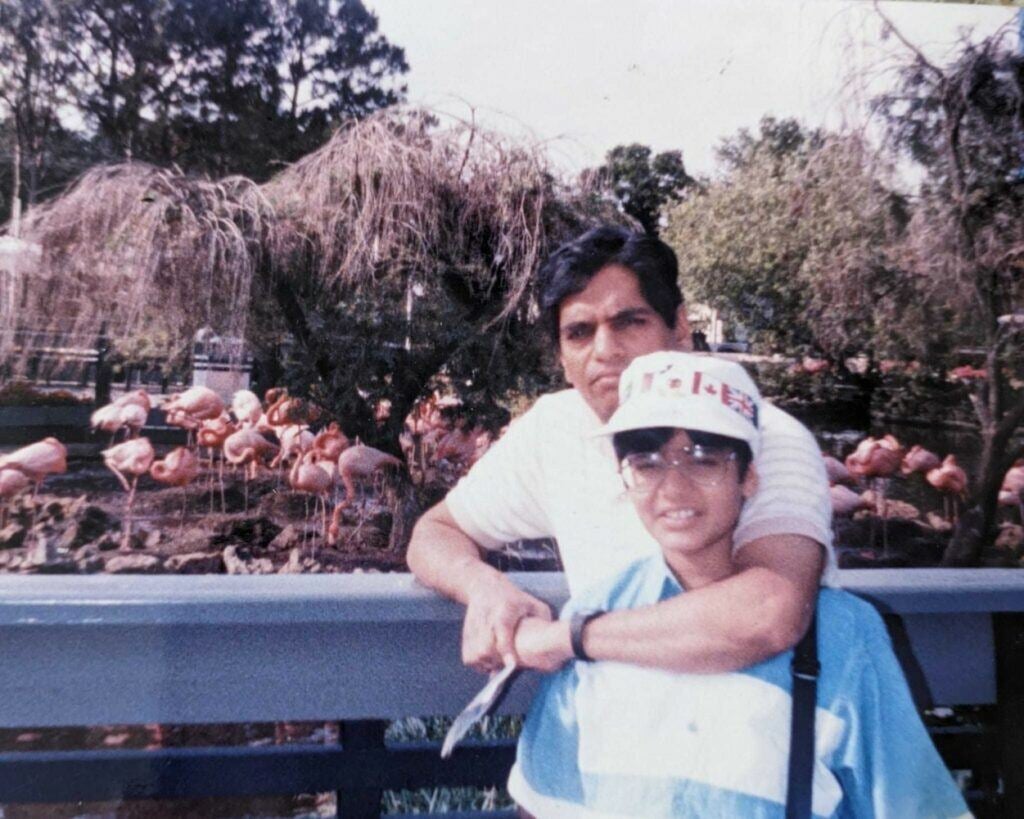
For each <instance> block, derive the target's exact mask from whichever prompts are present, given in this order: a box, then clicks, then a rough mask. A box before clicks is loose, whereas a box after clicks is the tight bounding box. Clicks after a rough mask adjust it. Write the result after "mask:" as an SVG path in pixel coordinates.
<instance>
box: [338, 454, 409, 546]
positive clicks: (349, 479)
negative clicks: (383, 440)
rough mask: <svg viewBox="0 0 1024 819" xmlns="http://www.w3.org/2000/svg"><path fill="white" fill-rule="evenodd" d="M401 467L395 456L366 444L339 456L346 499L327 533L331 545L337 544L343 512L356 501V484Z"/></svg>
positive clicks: (341, 503)
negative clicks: (381, 471)
mask: <svg viewBox="0 0 1024 819" xmlns="http://www.w3.org/2000/svg"><path fill="white" fill-rule="evenodd" d="M401 465H402V462H401V461H400V460H399V459H398V458H396V457H395V456H394V455H388V454H387V453H386V452H381V451H380V450H379V449H374V448H373V447H372V446H366V445H365V444H356V445H355V446H352V447H349V448H348V449H346V450H345V451H344V452H342V453H341V455H339V456H338V477H339V478H341V482H342V484H343V485H344V487H345V499H344V500H342V501H341V502H340V503H338V504H337V505H336V506H335V507H334V513H333V514H332V515H331V525H330V528H329V529H328V532H327V542H328V543H329V544H331V545H332V546H333V545H334V544H335V542H337V539H338V532H339V531H340V527H341V510H342V509H344V508H345V507H346V506H348V505H349V504H350V503H352V501H353V500H355V495H356V482H357V481H360V480H364V479H366V478H370V477H373V475H375V474H377V472H379V471H380V470H382V469H386V468H388V467H391V466H397V467H400V466H401Z"/></svg>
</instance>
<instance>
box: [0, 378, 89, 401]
mask: <svg viewBox="0 0 1024 819" xmlns="http://www.w3.org/2000/svg"><path fill="white" fill-rule="evenodd" d="M91 402H92V396H87V397H85V398H79V397H78V396H77V395H75V394H74V393H71V392H68V391H67V390H52V391H51V390H40V389H36V388H35V387H34V386H33V385H32V384H29V383H28V382H25V381H10V382H8V383H7V384H4V385H3V386H2V387H0V407H64V406H79V405H81V404H89V403H91Z"/></svg>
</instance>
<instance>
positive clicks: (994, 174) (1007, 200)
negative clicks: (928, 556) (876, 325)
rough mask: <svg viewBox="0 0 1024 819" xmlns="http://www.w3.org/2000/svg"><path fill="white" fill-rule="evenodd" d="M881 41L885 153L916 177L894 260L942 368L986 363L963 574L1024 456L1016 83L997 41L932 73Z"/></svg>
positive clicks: (1020, 134)
mask: <svg viewBox="0 0 1024 819" xmlns="http://www.w3.org/2000/svg"><path fill="white" fill-rule="evenodd" d="M879 13H881V12H879ZM883 18H884V15H883ZM887 22H888V21H887ZM890 30H891V31H892V32H893V33H894V34H895V36H896V37H897V38H899V39H900V40H901V41H902V42H903V43H904V45H905V46H906V48H907V58H906V60H905V62H904V64H903V66H902V68H901V70H900V72H899V77H898V83H897V87H896V88H895V89H894V90H893V92H891V93H889V94H885V95H882V96H881V97H879V98H878V100H877V101H876V107H877V110H878V111H879V112H880V113H881V114H882V115H883V117H884V119H885V122H886V126H887V132H888V137H889V140H890V144H891V145H892V146H893V147H894V148H895V149H896V150H898V151H900V152H902V153H903V154H904V155H905V156H907V157H909V158H911V159H912V160H914V161H915V162H917V163H919V165H920V166H921V167H922V169H923V170H924V172H925V174H926V176H925V181H924V183H923V185H922V188H921V191H920V196H919V202H918V205H917V207H916V208H915V213H914V216H913V218H912V219H911V221H910V223H909V225H908V229H907V235H906V238H905V240H904V241H902V242H901V243H900V244H899V246H898V247H896V248H894V251H893V252H894V255H896V256H897V258H898V260H899V262H900V264H901V266H902V267H903V268H904V269H905V270H906V271H907V272H908V274H909V275H911V276H914V277H916V278H917V279H918V280H920V281H922V282H925V283H926V286H924V287H922V288H921V292H922V294H923V296H924V297H926V298H928V299H929V301H930V302H931V303H932V304H934V305H935V309H936V310H945V312H946V315H947V319H948V322H949V327H950V330H949V332H950V334H951V336H952V339H953V342H954V344H953V346H952V347H951V349H950V351H949V353H948V355H947V356H946V358H945V361H946V362H947V363H948V364H950V365H952V364H954V363H962V356H964V355H967V353H966V352H960V350H964V351H966V350H969V349H979V348H980V349H981V350H983V351H984V352H983V356H984V370H985V373H986V377H985V379H983V380H981V381H979V382H978V384H977V387H976V388H975V390H974V393H973V395H972V403H973V406H974V410H975V414H976V415H977V419H978V424H979V427H980V431H981V438H982V453H981V462H980V465H979V470H978V471H979V474H978V481H977V483H976V484H975V485H974V491H973V492H972V495H971V504H972V506H973V508H974V511H973V512H972V514H970V515H967V516H965V519H964V525H962V526H961V528H960V530H959V532H958V536H957V537H955V538H954V540H953V542H952V544H951V546H950V548H949V550H948V551H947V553H946V557H945V559H946V562H948V563H967V564H969V563H973V562H976V560H977V558H978V555H979V554H980V550H981V548H982V546H983V545H984V544H986V543H988V542H989V541H990V539H991V537H992V535H993V534H994V529H995V522H996V510H997V498H998V492H999V487H1000V485H1001V483H1002V479H1003V475H1005V473H1006V471H1007V469H1008V468H1009V467H1010V466H1011V465H1012V464H1013V462H1014V460H1016V459H1017V458H1019V457H1021V455H1024V448H1022V447H1021V446H1020V445H1013V436H1014V434H1015V431H1016V429H1017V427H1018V426H1019V425H1020V424H1021V423H1022V422H1024V390H1022V389H1021V388H1020V384H1021V382H1022V380H1024V356H1022V353H1024V332H1022V330H1024V321H1022V320H1021V318H1020V315H1021V312H1024V298H1022V297H1024V292H1022V276H1021V272H1022V270H1024V184H1022V183H1024V129H1022V127H1021V124H1022V118H1021V105H1020V100H1021V99H1022V97H1024V73H1022V72H1021V63H1020V57H1019V55H1017V54H1016V53H1014V52H1013V51H1012V50H1011V49H1009V48H1007V47H1006V46H1005V45H1004V43H1003V40H1002V38H1001V37H1000V36H995V37H991V38H988V39H985V40H983V41H982V42H980V43H970V42H965V43H963V45H962V46H961V49H960V52H959V54H958V56H957V58H956V59H955V60H954V61H953V62H952V63H951V64H949V65H948V66H939V65H936V64H935V63H933V62H931V61H930V60H928V59H927V58H926V57H925V56H924V55H923V54H922V53H921V52H920V51H919V50H918V49H917V48H915V47H914V46H913V44H912V43H910V42H909V41H907V40H906V39H905V38H904V37H903V36H902V34H900V32H899V31H897V30H896V29H895V28H893V27H891V25H890ZM958 359H959V361H958Z"/></svg>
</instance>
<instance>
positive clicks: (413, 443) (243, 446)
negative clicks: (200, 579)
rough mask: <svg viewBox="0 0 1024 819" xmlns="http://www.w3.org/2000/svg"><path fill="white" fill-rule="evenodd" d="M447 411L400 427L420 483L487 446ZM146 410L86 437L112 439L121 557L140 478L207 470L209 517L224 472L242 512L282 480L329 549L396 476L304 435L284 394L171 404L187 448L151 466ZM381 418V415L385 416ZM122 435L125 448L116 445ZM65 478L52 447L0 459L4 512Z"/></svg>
mask: <svg viewBox="0 0 1024 819" xmlns="http://www.w3.org/2000/svg"><path fill="white" fill-rule="evenodd" d="M450 406H451V404H450V402H446V401H445V399H443V398H438V397H437V396H431V397H430V398H429V399H428V400H426V401H423V402H421V403H420V404H419V405H418V406H417V407H416V409H415V410H414V412H413V413H412V414H411V415H410V416H409V418H408V419H406V422H405V428H404V432H403V434H402V439H401V443H402V447H403V450H405V453H406V455H407V458H408V459H409V460H410V462H418V464H417V465H418V467H419V469H420V474H421V475H424V474H426V472H427V460H428V458H429V460H430V461H431V463H434V464H438V463H443V464H444V465H445V466H447V467H448V468H449V469H456V470H462V469H466V468H468V467H469V465H470V464H472V463H473V462H475V461H476V459H477V458H479V456H480V455H481V454H483V452H484V451H485V450H486V448H487V447H488V446H489V445H490V443H491V436H490V434H489V433H487V432H486V431H484V430H483V428H482V427H479V426H476V427H470V426H469V425H468V424H466V423H464V422H463V421H457V422H454V423H453V422H451V421H449V420H448V415H447V414H446V413H445V412H444V410H445V408H446V407H450ZM151 408H152V402H151V398H150V396H149V394H148V393H147V392H146V391H145V390H135V391H134V392H129V393H126V394H124V395H122V396H121V397H119V398H118V399H117V400H115V401H113V402H112V403H110V404H107V405H106V406H104V407H100V408H99V409H97V410H96V411H95V412H94V413H93V414H92V417H91V424H92V428H93V430H94V431H99V432H105V433H108V434H110V436H111V440H110V443H111V445H110V446H109V447H108V448H107V449H104V450H103V451H102V453H101V455H102V458H103V462H104V464H105V465H106V466H107V468H108V469H110V470H111V471H112V472H113V473H114V475H115V476H116V477H117V479H118V481H119V482H120V483H121V485H122V486H123V487H124V489H125V491H126V492H127V493H128V494H127V502H126V505H125V513H124V517H125V522H124V526H123V530H124V538H123V541H122V548H123V549H127V548H128V543H129V538H130V533H131V516H132V506H133V503H134V500H135V493H136V488H137V486H138V481H139V478H141V477H142V476H143V475H146V474H148V475H149V476H150V477H152V478H153V479H154V480H155V481H157V482H158V483H161V484H163V485H165V486H168V487H183V486H186V485H188V484H191V483H193V482H194V481H196V480H197V479H198V478H199V477H200V475H201V474H202V473H203V472H204V467H205V474H206V479H207V482H208V485H209V487H210V503H211V511H212V504H213V497H214V487H213V484H214V480H215V476H216V482H217V484H218V485H219V487H220V493H221V504H222V511H223V503H224V467H225V464H227V465H228V466H229V468H234V469H236V470H241V471H242V474H243V476H244V480H245V505H246V508H248V489H249V481H250V480H252V479H254V478H255V477H256V476H257V475H258V474H259V473H260V472H261V471H264V472H265V471H267V470H270V471H271V472H274V473H276V474H277V475H278V476H279V477H280V478H282V479H284V480H287V483H288V485H289V486H290V487H291V489H292V490H294V491H296V492H301V493H306V494H307V495H312V496H313V497H314V498H315V501H316V504H315V506H314V514H315V515H319V514H320V512H321V510H322V525H321V532H320V533H321V535H322V536H323V537H324V538H325V540H326V542H327V543H328V544H329V545H335V544H336V543H337V541H338V535H339V530H340V524H341V513H342V510H343V509H344V508H345V507H346V506H348V505H349V504H351V503H352V501H353V500H354V499H355V497H356V492H357V486H358V485H359V484H360V483H362V482H364V481H366V480H367V479H372V477H373V476H375V475H376V474H378V473H380V472H381V471H383V470H385V469H387V468H389V467H397V468H400V467H402V466H404V464H403V463H402V461H401V460H400V459H399V458H396V457H395V456H393V455H390V454H388V453H385V452H382V451H381V450H379V449H374V448H373V447H370V446H366V445H365V444H362V443H360V442H359V441H358V440H356V441H350V440H349V438H348V437H347V436H346V435H345V433H344V432H343V431H342V430H341V428H340V427H339V426H338V424H337V423H335V422H331V423H330V424H327V425H326V426H324V427H323V428H321V429H320V430H319V431H317V432H314V431H313V430H312V429H311V426H312V425H314V424H316V422H317V421H318V420H319V418H320V415H321V410H320V409H319V408H318V407H317V406H315V405H314V404H311V403H310V402H308V401H304V400H302V399H299V398H295V397H292V396H289V395H288V392H287V390H285V389H283V388H274V389H271V390H268V391H267V393H266V395H265V398H264V401H261V400H260V399H259V397H258V396H257V395H256V394H255V393H253V392H251V391H249V390H240V391H239V392H236V393H235V395H234V397H233V399H232V401H231V404H230V406H227V405H225V402H224V401H223V400H222V399H221V398H220V396H219V395H218V394H217V393H216V392H214V391H213V390H211V389H209V388H207V387H192V388H190V389H188V390H186V391H185V392H182V393H178V394H175V395H171V396H169V397H168V399H167V400H166V401H165V402H164V403H163V405H162V409H163V410H164V412H165V414H166V418H167V423H168V424H169V425H171V426H177V427H180V428H183V429H185V430H186V431H187V444H186V445H185V446H179V447H176V448H175V449H173V450H171V451H170V452H169V453H168V454H167V455H166V456H165V457H164V458H162V459H160V460H157V458H156V452H155V450H154V448H153V444H152V442H151V441H150V440H149V439H148V438H146V437H144V436H142V434H141V433H142V429H143V427H144V426H145V424H146V419H147V417H148V416H149V412H150V410H151ZM381 411H382V412H386V407H385V408H382V409H381ZM122 432H123V433H124V435H125V440H124V441H122V442H121V443H117V444H115V443H114V441H115V440H116V438H117V436H118V435H119V434H121V433H122ZM275 441H276V442H275ZM66 471H67V449H66V447H65V446H64V445H63V444H62V443H61V442H60V441H58V440H57V439H56V438H52V437H50V438H44V439H43V440H41V441H37V442H36V443H33V444H29V445H28V446H25V447H22V448H21V449H18V450H16V451H14V452H11V453H9V454H8V455H4V456H0V498H2V499H3V500H4V502H5V503H7V502H9V500H10V499H11V498H13V497H14V496H15V495H18V494H19V493H21V492H25V491H27V490H28V489H30V488H31V489H32V491H33V494H35V493H36V492H37V491H38V490H39V487H40V485H41V484H42V482H43V480H45V478H46V477H47V476H48V475H53V474H58V473H63V472H66ZM339 484H340V487H341V488H343V489H344V496H343V498H342V499H341V500H340V501H338V502H337V503H336V504H335V505H334V510H333V512H332V513H331V515H330V522H329V523H328V505H329V499H330V498H331V497H332V496H334V495H335V494H336V493H337V490H338V488H339ZM5 511H6V507H5ZM182 516H184V508H183V510H182ZM0 525H2V522H0Z"/></svg>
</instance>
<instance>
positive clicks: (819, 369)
mask: <svg viewBox="0 0 1024 819" xmlns="http://www.w3.org/2000/svg"><path fill="white" fill-rule="evenodd" d="M831 366H832V365H831V364H830V363H829V362H828V361H826V360H825V359H823V358H813V357H811V356H809V355H807V356H804V359H803V361H801V362H800V369H802V370H803V371H804V372H805V373H807V374H809V375H817V374H818V373H823V372H825V371H826V370H827V369H829V367H831Z"/></svg>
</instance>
